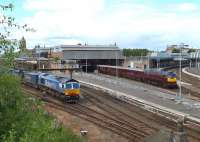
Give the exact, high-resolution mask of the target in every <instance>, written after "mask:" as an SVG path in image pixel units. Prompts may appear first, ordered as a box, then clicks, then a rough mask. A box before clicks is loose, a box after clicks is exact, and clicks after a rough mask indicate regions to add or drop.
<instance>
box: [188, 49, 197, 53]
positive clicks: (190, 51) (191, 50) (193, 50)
mask: <svg viewBox="0 0 200 142" xmlns="http://www.w3.org/2000/svg"><path fill="white" fill-rule="evenodd" d="M192 52H196V50H195V49H189V50H188V53H192Z"/></svg>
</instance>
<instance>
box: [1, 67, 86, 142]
mask: <svg viewBox="0 0 200 142" xmlns="http://www.w3.org/2000/svg"><path fill="white" fill-rule="evenodd" d="M0 72H1V74H0V102H1V103H0V122H1V123H0V141H2V142H63V141H66V140H68V141H74V142H82V141H83V140H82V139H81V138H80V137H78V136H76V135H74V134H73V133H72V131H71V130H69V129H66V128H64V127H63V126H62V125H61V124H59V123H58V122H57V121H55V119H54V118H53V117H52V116H50V115H49V114H48V113H47V112H46V111H44V110H43V107H42V106H43V104H42V102H40V101H39V100H37V99H34V98H29V97H27V95H22V92H21V89H20V79H19V78H18V77H16V76H12V75H10V74H7V71H6V69H3V70H2V68H0Z"/></svg>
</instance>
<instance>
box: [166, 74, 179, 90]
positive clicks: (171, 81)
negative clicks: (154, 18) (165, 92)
mask: <svg viewBox="0 0 200 142" xmlns="http://www.w3.org/2000/svg"><path fill="white" fill-rule="evenodd" d="M167 84H168V88H177V87H178V86H177V79H176V74H175V73H173V72H169V73H168V75H167Z"/></svg>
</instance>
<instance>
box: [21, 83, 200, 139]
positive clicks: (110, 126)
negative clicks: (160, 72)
mask: <svg viewBox="0 0 200 142" xmlns="http://www.w3.org/2000/svg"><path fill="white" fill-rule="evenodd" d="M81 89H82V92H83V96H84V97H85V98H86V100H88V101H89V102H91V103H93V104H94V105H96V106H97V107H98V108H100V109H101V110H103V111H105V112H107V113H102V112H97V111H96V110H94V109H91V108H89V107H88V106H85V105H84V104H73V105H70V104H64V103H62V102H60V101H56V100H55V98H53V97H50V96H46V97H45V98H43V93H42V92H41V91H37V90H36V89H33V88H31V87H26V86H24V87H23V88H22V90H23V91H24V92H27V93H28V94H30V95H32V96H34V97H38V98H40V99H43V100H44V99H45V101H46V102H47V104H48V105H49V106H51V107H53V108H55V109H58V110H62V111H64V112H68V113H71V114H73V115H75V116H77V117H80V118H82V119H84V120H87V121H90V122H92V123H94V124H96V125H98V126H100V127H103V128H105V129H107V130H110V131H112V132H113V133H116V134H118V135H120V136H122V137H124V138H126V139H128V140H130V141H134V142H141V141H143V140H144V139H145V138H146V137H148V136H150V135H151V134H153V133H155V132H157V131H158V130H159V127H160V126H166V127H167V128H169V129H172V130H176V124H175V123H174V122H170V121H169V120H165V119H163V118H161V117H159V116H156V115H155V114H150V113H147V112H145V111H144V110H143V111H141V109H139V108H137V107H130V105H129V104H126V103H124V102H122V101H119V100H116V99H113V98H112V103H110V102H109V101H110V99H111V98H110V96H107V95H105V96H107V97H105V96H103V97H102V93H101V94H100V93H99V92H93V91H91V90H90V91H91V92H90V91H88V90H87V88H84V87H83V88H81ZM97 96H99V97H97ZM106 100H107V101H106ZM113 103H115V104H116V105H119V106H122V107H123V108H124V109H127V110H128V111H129V113H128V114H127V112H124V111H123V110H120V109H119V108H115V106H113V105H112V104H113ZM131 114H132V115H131ZM133 115H134V116H133ZM140 117H142V118H141V119H140ZM136 118H137V119H136ZM144 118H146V120H147V121H144ZM145 122H147V123H145ZM154 123H155V125H154ZM156 124H157V126H156ZM186 128H187V131H188V132H189V137H191V139H194V140H197V142H198V141H200V139H199V137H198V134H199V131H195V130H194V129H193V127H191V126H186Z"/></svg>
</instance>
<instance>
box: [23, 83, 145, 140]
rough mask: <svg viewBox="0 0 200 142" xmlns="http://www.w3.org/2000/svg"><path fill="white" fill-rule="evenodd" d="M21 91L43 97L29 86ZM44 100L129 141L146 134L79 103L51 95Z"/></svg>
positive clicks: (140, 138)
mask: <svg viewBox="0 0 200 142" xmlns="http://www.w3.org/2000/svg"><path fill="white" fill-rule="evenodd" d="M22 90H23V92H26V93H28V94H31V95H32V96H36V97H37V98H40V99H44V98H43V97H42V94H41V92H40V93H38V92H37V93H36V92H34V90H33V89H32V90H30V88H28V89H26V88H24V87H23V88H22ZM45 101H46V102H47V104H48V105H49V106H51V107H53V108H56V109H59V110H62V111H65V112H68V113H71V114H73V115H76V116H78V117H80V118H82V119H85V120H88V121H90V122H92V123H94V124H96V125H98V126H101V127H103V128H105V129H108V130H110V131H112V132H114V133H116V134H118V135H120V136H123V137H125V138H127V139H128V140H130V141H134V142H140V141H143V139H144V138H145V137H146V136H147V134H145V133H143V132H142V131H141V130H139V129H138V128H136V126H135V128H134V127H133V126H129V125H128V124H126V123H125V122H123V121H120V120H118V119H117V118H115V119H114V118H112V117H110V116H108V115H105V114H103V113H100V112H97V111H95V110H93V109H91V108H89V107H86V106H84V105H81V104H73V105H70V104H63V103H62V102H58V101H55V100H54V98H52V97H49V96H48V97H47V96H46V97H45Z"/></svg>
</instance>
